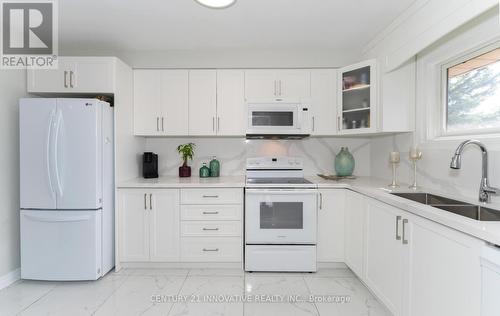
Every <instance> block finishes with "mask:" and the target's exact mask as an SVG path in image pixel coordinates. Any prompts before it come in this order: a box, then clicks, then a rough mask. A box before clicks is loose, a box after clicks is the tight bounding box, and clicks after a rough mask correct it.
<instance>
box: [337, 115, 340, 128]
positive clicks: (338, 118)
mask: <svg viewBox="0 0 500 316" xmlns="http://www.w3.org/2000/svg"><path fill="white" fill-rule="evenodd" d="M337 131H340V116H338V117H337Z"/></svg>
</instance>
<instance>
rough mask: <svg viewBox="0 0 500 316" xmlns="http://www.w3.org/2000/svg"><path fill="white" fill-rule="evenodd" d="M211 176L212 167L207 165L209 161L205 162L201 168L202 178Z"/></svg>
mask: <svg viewBox="0 0 500 316" xmlns="http://www.w3.org/2000/svg"><path fill="white" fill-rule="evenodd" d="M208 177H210V169H209V168H208V167H207V163H206V162H204V163H203V166H202V167H201V168H200V178H208Z"/></svg>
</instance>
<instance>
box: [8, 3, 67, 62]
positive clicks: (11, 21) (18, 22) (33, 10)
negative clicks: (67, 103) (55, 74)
mask: <svg viewBox="0 0 500 316" xmlns="http://www.w3.org/2000/svg"><path fill="white" fill-rule="evenodd" d="M0 4H1V15H0V16H1V17H2V25H1V26H2V30H1V35H2V39H1V42H0V44H1V45H2V47H1V63H0V65H1V68H10V69H24V68H27V67H30V68H56V67H57V63H56V61H57V32H56V31H57V23H56V22H57V21H56V12H57V10H56V2H55V0H54V1H51V0H45V1H38V0H34V1H33V0H32V1H30V2H22V1H13V0H1V1H0Z"/></svg>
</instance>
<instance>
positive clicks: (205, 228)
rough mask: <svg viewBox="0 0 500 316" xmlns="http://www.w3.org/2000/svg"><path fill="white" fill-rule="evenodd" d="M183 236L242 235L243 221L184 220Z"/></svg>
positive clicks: (182, 223)
mask: <svg viewBox="0 0 500 316" xmlns="http://www.w3.org/2000/svg"><path fill="white" fill-rule="evenodd" d="M181 236H241V221H221V222H216V221H183V222H181Z"/></svg>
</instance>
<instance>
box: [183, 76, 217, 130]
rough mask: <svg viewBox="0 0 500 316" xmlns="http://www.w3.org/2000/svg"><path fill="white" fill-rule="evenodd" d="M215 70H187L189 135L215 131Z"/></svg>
mask: <svg viewBox="0 0 500 316" xmlns="http://www.w3.org/2000/svg"><path fill="white" fill-rule="evenodd" d="M216 125H217V71H216V70H190V71H189V135H193V136H198V135H200V136H210V135H216V133H217V126H216Z"/></svg>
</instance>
